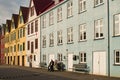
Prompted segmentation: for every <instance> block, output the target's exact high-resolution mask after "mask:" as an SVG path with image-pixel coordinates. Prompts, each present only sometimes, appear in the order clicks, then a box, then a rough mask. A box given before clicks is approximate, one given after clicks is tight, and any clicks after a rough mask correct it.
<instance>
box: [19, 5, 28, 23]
mask: <svg viewBox="0 0 120 80" xmlns="http://www.w3.org/2000/svg"><path fill="white" fill-rule="evenodd" d="M20 10H21V11H22V15H23V20H24V23H26V22H27V20H28V13H29V8H28V7H23V6H20Z"/></svg>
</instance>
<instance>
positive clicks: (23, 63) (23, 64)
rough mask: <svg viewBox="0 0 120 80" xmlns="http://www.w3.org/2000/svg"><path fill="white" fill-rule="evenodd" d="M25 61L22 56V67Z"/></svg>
mask: <svg viewBox="0 0 120 80" xmlns="http://www.w3.org/2000/svg"><path fill="white" fill-rule="evenodd" d="M24 60H25V59H24V56H22V66H24V62H25V61H24Z"/></svg>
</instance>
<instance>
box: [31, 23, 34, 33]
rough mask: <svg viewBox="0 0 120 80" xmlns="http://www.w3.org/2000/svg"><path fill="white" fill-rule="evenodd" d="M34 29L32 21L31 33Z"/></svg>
mask: <svg viewBox="0 0 120 80" xmlns="http://www.w3.org/2000/svg"><path fill="white" fill-rule="evenodd" d="M33 31H34V26H33V22H32V23H31V34H32V33H33Z"/></svg>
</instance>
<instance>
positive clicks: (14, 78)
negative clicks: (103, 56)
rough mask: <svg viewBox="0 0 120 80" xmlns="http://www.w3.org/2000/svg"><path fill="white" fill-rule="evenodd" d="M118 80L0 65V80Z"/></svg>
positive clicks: (119, 79) (116, 79)
mask: <svg viewBox="0 0 120 80" xmlns="http://www.w3.org/2000/svg"><path fill="white" fill-rule="evenodd" d="M33 79H34V80H48V79H49V80H120V78H113V77H110V78H109V77H106V76H96V75H89V74H82V73H76V72H67V71H63V72H59V71H55V72H48V71H47V70H46V69H41V68H29V67H20V66H8V65H0V80H33Z"/></svg>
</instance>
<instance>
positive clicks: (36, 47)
mask: <svg viewBox="0 0 120 80" xmlns="http://www.w3.org/2000/svg"><path fill="white" fill-rule="evenodd" d="M35 49H38V39H35Z"/></svg>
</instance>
